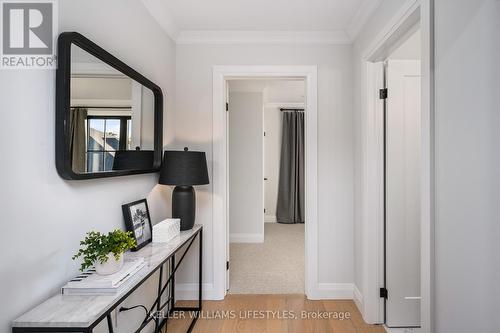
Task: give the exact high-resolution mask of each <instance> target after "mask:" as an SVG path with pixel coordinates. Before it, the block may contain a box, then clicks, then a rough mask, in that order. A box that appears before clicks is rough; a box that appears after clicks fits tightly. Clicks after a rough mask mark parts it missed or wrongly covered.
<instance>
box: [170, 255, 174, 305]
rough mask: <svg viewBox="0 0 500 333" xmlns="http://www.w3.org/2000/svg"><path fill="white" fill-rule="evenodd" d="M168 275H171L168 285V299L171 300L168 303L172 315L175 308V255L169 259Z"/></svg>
mask: <svg viewBox="0 0 500 333" xmlns="http://www.w3.org/2000/svg"><path fill="white" fill-rule="evenodd" d="M170 260H171V261H170V274H172V283H171V284H170V297H171V298H172V299H171V301H170V308H169V312H170V313H172V312H173V309H174V306H175V272H174V270H175V253H174V254H173V255H172V258H170Z"/></svg>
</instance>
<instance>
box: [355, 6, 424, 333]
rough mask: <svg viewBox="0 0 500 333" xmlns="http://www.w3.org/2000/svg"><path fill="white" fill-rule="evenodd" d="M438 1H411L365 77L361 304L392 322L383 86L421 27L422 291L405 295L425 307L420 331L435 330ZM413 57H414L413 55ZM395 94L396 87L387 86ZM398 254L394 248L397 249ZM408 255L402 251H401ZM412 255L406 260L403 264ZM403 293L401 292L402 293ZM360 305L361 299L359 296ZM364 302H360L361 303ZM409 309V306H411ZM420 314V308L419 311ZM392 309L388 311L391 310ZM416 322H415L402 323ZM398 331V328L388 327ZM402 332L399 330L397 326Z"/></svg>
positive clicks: (373, 54)
mask: <svg viewBox="0 0 500 333" xmlns="http://www.w3.org/2000/svg"><path fill="white" fill-rule="evenodd" d="M432 8H433V6H432V2H430V1H408V2H407V3H405V5H404V6H403V8H402V9H401V11H399V12H398V13H397V14H396V15H395V16H394V17H393V18H392V19H391V20H390V21H389V22H388V23H387V25H386V26H385V27H384V28H383V29H382V31H381V33H380V35H379V36H377V38H376V39H375V40H374V42H373V43H372V45H370V46H369V47H368V48H367V49H366V50H365V51H364V52H363V57H362V58H363V61H364V65H365V70H364V72H363V77H362V81H363V82H364V83H363V86H364V87H365V88H364V91H365V92H366V98H365V99H363V103H364V104H363V106H362V110H363V115H362V119H363V124H362V137H363V145H364V147H363V160H364V162H363V174H364V179H363V185H362V187H363V190H362V192H363V237H364V238H363V239H364V248H363V258H362V261H363V267H364V269H365V274H364V276H363V287H362V289H363V294H364V298H363V300H362V301H363V302H362V304H360V308H361V309H362V313H363V317H364V318H365V321H366V322H369V323H379V324H384V323H387V317H386V297H387V298H388V299H389V300H390V298H391V295H392V293H391V286H389V285H388V284H386V283H389V282H388V281H386V268H387V267H385V265H386V263H388V261H387V260H386V259H387V258H386V255H387V251H388V249H387V245H388V244H385V243H384V242H385V240H386V239H385V231H386V230H385V227H387V226H386V225H385V222H386V220H385V218H386V214H387V213H388V212H387V209H388V208H389V207H386V201H385V200H384V199H385V196H386V195H387V193H385V191H386V186H385V185H386V184H385V174H386V172H387V170H385V167H386V165H385V156H384V150H385V149H386V148H387V147H386V144H385V142H384V136H385V131H384V127H385V126H386V119H384V115H385V110H384V106H385V102H386V100H385V99H383V98H382V99H381V97H384V94H383V93H381V91H380V90H381V89H384V88H385V87H386V81H385V79H386V78H387V79H388V76H387V77H385V76H384V66H385V65H386V64H387V60H391V59H390V55H391V54H392V53H393V52H394V51H395V50H396V49H398V48H399V47H400V46H401V45H402V44H404V43H405V42H406V41H407V40H409V39H410V37H411V36H412V35H413V34H414V33H415V32H416V31H417V30H418V29H420V34H421V35H420V36H421V43H420V46H421V49H420V61H421V66H420V80H421V84H420V88H421V91H420V93H421V98H420V108H419V109H420V112H421V113H420V131H419V132H420V156H419V158H420V166H419V167H420V169H419V185H420V188H419V190H420V194H419V199H420V202H419V207H420V211H419V213H420V218H419V225H418V231H416V232H414V233H413V235H414V236H416V237H415V238H414V239H413V241H416V242H418V247H419V248H418V254H419V258H418V259H417V260H418V262H419V264H420V265H419V266H418V269H419V271H418V272H416V273H415V274H418V275H419V276H417V277H416V280H417V281H418V283H419V287H420V292H419V293H415V291H413V292H409V293H407V294H406V295H405V296H404V297H406V299H405V301H406V302H408V303H411V302H413V303H414V304H418V305H416V307H418V308H419V309H420V313H419V314H417V315H419V316H420V320H419V324H420V325H419V326H420V327H421V328H420V329H419V330H420V331H422V332H430V331H431V327H430V323H431V319H430V316H431V312H432V311H431V309H432V294H431V288H432V252H433V244H432V237H433V230H432V223H433V215H432V214H433V203H432V202H433V201H432V200H433V193H434V189H433V149H432V143H433V118H432V117H433V97H434V96H433V88H432V87H433V73H432V68H433V67H432V66H433V59H434V58H433V40H432V36H433V25H432V15H433V12H432ZM410 60H412V59H410ZM387 96H388V98H390V96H391V91H390V88H389V90H388V91H387ZM391 253H394V251H391ZM401 254H402V253H401ZM406 262H409V260H406V261H405V260H403V263H406ZM396 294H397V293H396ZM358 304H359V301H358ZM358 306H359V305H358ZM407 312H409V311H407ZM414 313H416V312H414ZM387 314H388V312H387ZM396 325H401V327H411V326H413V324H412V323H409V324H408V323H404V324H396ZM387 330H388V332H393V330H392V329H387ZM394 332H397V331H394Z"/></svg>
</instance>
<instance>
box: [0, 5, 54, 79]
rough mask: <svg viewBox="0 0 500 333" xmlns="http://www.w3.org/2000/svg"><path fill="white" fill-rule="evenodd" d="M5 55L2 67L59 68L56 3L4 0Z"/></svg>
mask: <svg viewBox="0 0 500 333" xmlns="http://www.w3.org/2000/svg"><path fill="white" fill-rule="evenodd" d="M0 3H1V11H2V14H1V17H2V35H1V36H2V58H1V65H0V67H1V68H3V69H6V68H15V69H27V68H30V69H31V68H42V69H53V68H55V63H56V62H55V60H56V59H55V55H54V44H55V43H54V41H55V37H56V35H55V27H56V25H55V19H56V16H55V8H54V7H55V3H54V1H51V0H46V1H36V0H35V1H33V0H32V1H31V2H21V1H15V0H0Z"/></svg>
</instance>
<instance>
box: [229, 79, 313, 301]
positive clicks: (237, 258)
mask: <svg viewBox="0 0 500 333" xmlns="http://www.w3.org/2000/svg"><path fill="white" fill-rule="evenodd" d="M227 88H228V89H227V102H228V104H227V105H228V108H227V109H228V113H227V115H228V152H229V153H228V161H229V165H228V170H229V172H228V174H229V177H228V183H229V186H228V191H229V198H228V199H229V200H228V203H229V214H228V216H229V221H228V229H229V240H230V244H229V246H228V253H229V263H230V264H229V273H228V292H229V293H232V294H304V293H305V277H304V276H305V225H304V222H306V221H305V168H304V166H305V163H304V159H305V116H304V113H305V112H307V110H305V95H306V92H305V81H304V79H303V78H267V79H266V78H237V79H231V80H227Z"/></svg>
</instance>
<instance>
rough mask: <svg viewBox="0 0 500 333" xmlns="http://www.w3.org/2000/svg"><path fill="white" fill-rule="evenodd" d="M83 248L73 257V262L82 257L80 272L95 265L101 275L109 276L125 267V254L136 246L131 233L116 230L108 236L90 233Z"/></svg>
mask: <svg viewBox="0 0 500 333" xmlns="http://www.w3.org/2000/svg"><path fill="white" fill-rule="evenodd" d="M80 245H81V246H82V247H81V248H80V249H79V250H78V252H77V253H76V254H75V255H74V256H73V260H75V259H77V258H79V257H82V258H83V262H82V265H81V267H80V270H81V271H83V270H85V269H87V268H90V267H92V266H94V265H95V268H96V272H97V274H99V275H109V274H113V273H116V272H118V271H119V270H120V269H121V268H122V266H123V253H124V252H125V251H127V250H129V249H131V248H134V247H135V246H136V242H135V239H134V238H133V237H132V233H131V232H125V231H123V230H119V229H116V230H114V231H111V232H109V233H108V234H107V235H106V234H101V233H100V232H98V231H90V232H88V233H87V236H86V237H85V239H84V240H82V241H81V242H80Z"/></svg>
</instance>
